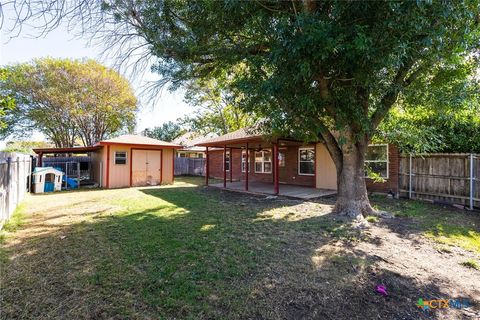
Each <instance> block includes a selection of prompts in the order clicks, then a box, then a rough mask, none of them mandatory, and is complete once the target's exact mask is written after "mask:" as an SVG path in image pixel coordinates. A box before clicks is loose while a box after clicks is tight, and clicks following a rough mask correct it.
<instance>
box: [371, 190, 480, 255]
mask: <svg viewBox="0 0 480 320" xmlns="http://www.w3.org/2000/svg"><path fill="white" fill-rule="evenodd" d="M372 201H373V202H374V203H376V204H377V206H378V207H379V208H380V209H382V210H386V211H388V212H391V213H394V214H395V216H396V218H395V219H393V220H384V221H383V225H385V226H387V227H388V228H389V229H390V230H392V231H393V232H396V233H397V234H399V235H400V236H402V237H405V238H409V237H410V236H411V235H415V234H423V235H426V236H427V237H429V238H431V239H433V240H435V241H437V242H439V243H444V244H447V245H452V246H459V247H461V248H463V249H466V250H470V251H473V252H476V253H477V254H480V214H479V213H478V212H468V211H465V210H461V209H456V208H454V207H451V206H442V205H438V204H431V203H427V202H424V201H419V200H404V199H403V200H392V199H385V198H383V197H373V198H372Z"/></svg>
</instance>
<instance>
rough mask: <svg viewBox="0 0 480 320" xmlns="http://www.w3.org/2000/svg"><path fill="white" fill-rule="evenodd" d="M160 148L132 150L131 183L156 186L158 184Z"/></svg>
mask: <svg viewBox="0 0 480 320" xmlns="http://www.w3.org/2000/svg"><path fill="white" fill-rule="evenodd" d="M161 160H162V159H161V151H160V150H133V152H132V185H133V186H156V185H159V184H160V176H161V172H160V170H161V169H160V167H161V166H160V162H161Z"/></svg>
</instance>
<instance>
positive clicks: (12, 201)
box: [0, 152, 32, 228]
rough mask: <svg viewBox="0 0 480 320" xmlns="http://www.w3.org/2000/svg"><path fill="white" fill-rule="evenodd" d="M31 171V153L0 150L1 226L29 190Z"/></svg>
mask: <svg viewBox="0 0 480 320" xmlns="http://www.w3.org/2000/svg"><path fill="white" fill-rule="evenodd" d="M31 171H32V160H31V158H30V156H29V155H24V154H18V153H7V152H0V228H1V226H3V223H4V222H5V221H7V220H8V219H10V217H11V215H12V213H13V211H14V210H15V208H16V207H17V206H18V205H19V204H20V202H21V201H22V200H23V198H24V197H25V194H26V193H27V192H28V189H29V186H30V174H31Z"/></svg>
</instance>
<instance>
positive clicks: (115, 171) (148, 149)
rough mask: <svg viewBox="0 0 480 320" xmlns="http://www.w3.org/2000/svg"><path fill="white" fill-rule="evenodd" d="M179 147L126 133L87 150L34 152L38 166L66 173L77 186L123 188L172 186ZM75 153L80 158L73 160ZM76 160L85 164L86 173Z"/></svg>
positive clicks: (56, 149)
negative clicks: (78, 183) (50, 167)
mask: <svg viewBox="0 0 480 320" xmlns="http://www.w3.org/2000/svg"><path fill="white" fill-rule="evenodd" d="M181 148H182V146H180V145H177V144H173V143H170V142H165V141H160V140H156V139H152V138H148V137H144V136H137V135H130V134H127V135H123V136H120V137H117V138H113V139H109V140H103V141H100V142H98V143H96V144H94V145H93V146H88V147H71V148H38V149H33V150H34V151H35V153H37V155H38V161H37V167H42V166H43V165H45V164H49V166H52V167H58V169H59V170H61V171H62V172H64V173H67V174H66V178H72V179H73V180H75V182H77V181H80V187H82V186H87V185H89V186H92V185H93V186H99V187H103V188H124V187H136V186H157V185H160V184H170V183H173V171H174V160H175V149H181ZM74 154H75V155H81V157H78V156H77V157H73V156H72V155H74ZM47 155H49V156H48V157H45V158H44V156H47ZM75 159H82V161H84V162H85V163H86V164H87V166H85V170H84V169H82V163H81V162H79V161H76V160H75ZM72 179H70V180H72ZM66 180H68V179H66ZM87 182H88V184H87Z"/></svg>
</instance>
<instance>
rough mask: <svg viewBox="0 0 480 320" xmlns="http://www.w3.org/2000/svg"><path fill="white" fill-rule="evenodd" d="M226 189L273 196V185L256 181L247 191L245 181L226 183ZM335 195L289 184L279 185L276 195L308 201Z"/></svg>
mask: <svg viewBox="0 0 480 320" xmlns="http://www.w3.org/2000/svg"><path fill="white" fill-rule="evenodd" d="M210 186H212V187H216V188H222V189H223V182H220V183H213V184H210ZM226 189H227V190H232V191H239V192H249V193H257V194H265V195H272V194H274V191H273V184H269V183H264V182H257V181H255V182H253V181H252V182H249V183H248V191H245V181H234V182H227V187H226ZM336 193H337V191H336V190H329V189H317V188H312V187H303V186H296V185H291V184H280V190H279V194H278V195H279V196H284V197H291V198H298V199H304V200H309V199H315V198H320V197H324V196H329V195H334V194H336Z"/></svg>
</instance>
